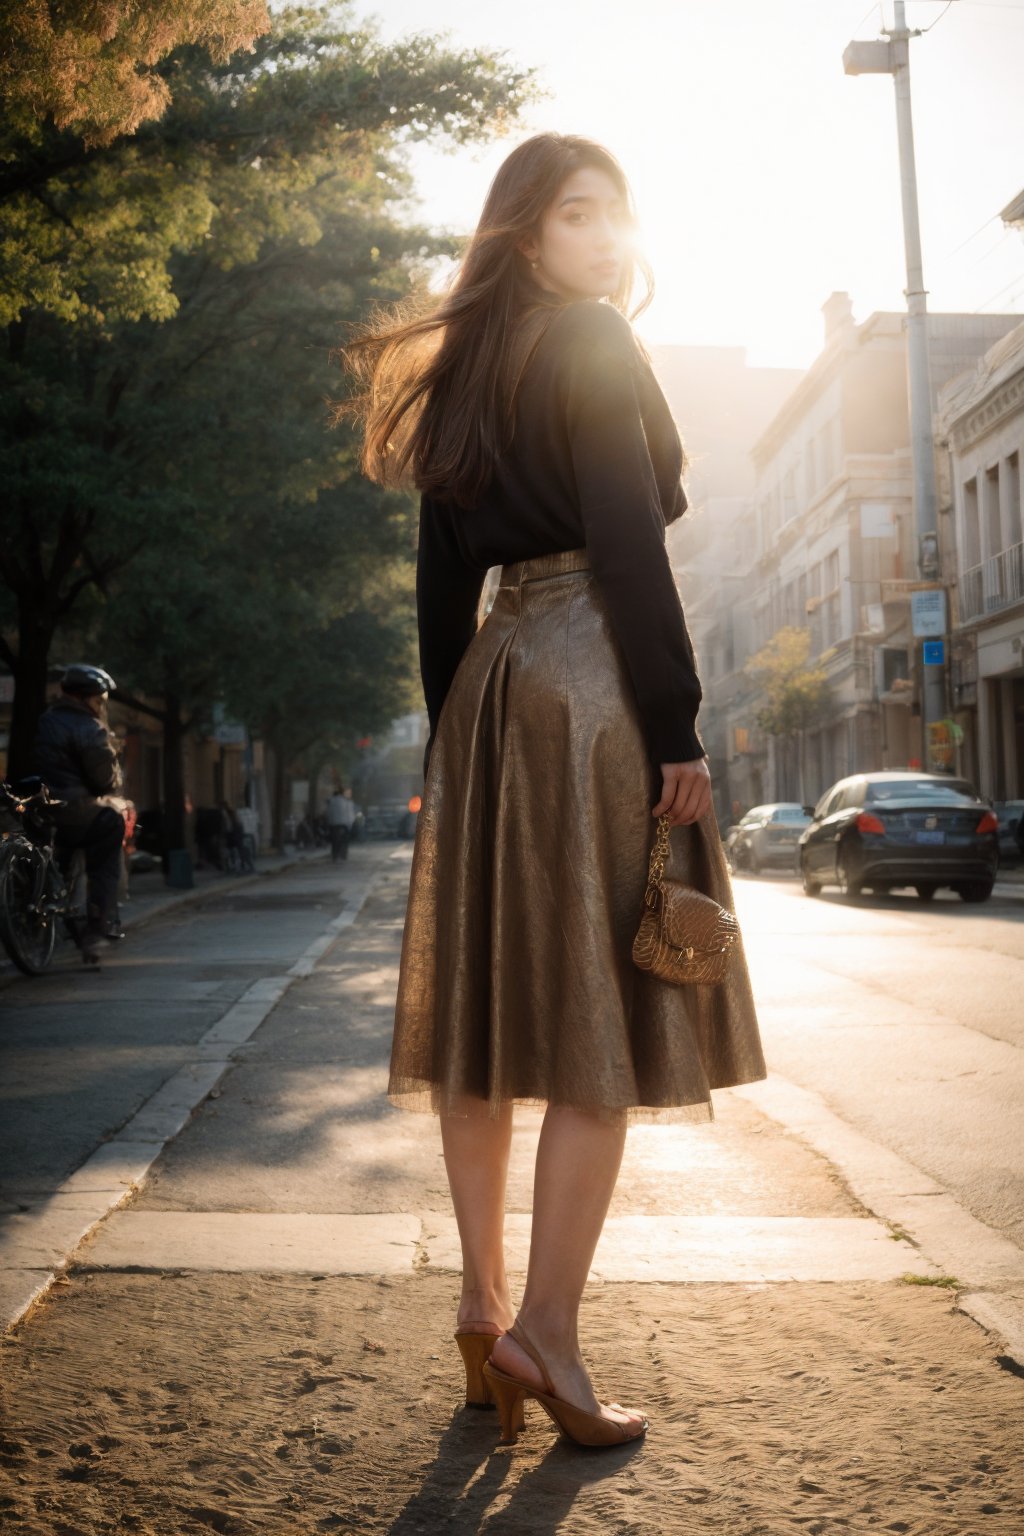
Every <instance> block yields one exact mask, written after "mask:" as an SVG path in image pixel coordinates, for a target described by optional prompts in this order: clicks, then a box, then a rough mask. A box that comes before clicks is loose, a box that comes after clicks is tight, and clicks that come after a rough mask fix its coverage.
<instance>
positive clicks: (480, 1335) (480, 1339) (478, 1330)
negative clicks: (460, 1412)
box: [455, 1323, 526, 1429]
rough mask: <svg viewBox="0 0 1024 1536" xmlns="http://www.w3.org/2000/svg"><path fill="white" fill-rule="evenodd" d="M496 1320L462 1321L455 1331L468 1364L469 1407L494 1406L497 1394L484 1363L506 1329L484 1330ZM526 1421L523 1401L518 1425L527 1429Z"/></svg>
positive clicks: (457, 1341) (467, 1398)
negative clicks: (486, 1373)
mask: <svg viewBox="0 0 1024 1536" xmlns="http://www.w3.org/2000/svg"><path fill="white" fill-rule="evenodd" d="M493 1327H494V1324H493V1323H460V1324H459V1326H458V1327H457V1328H456V1330H455V1342H456V1344H458V1346H459V1353H460V1354H461V1355H462V1360H463V1364H464V1365H465V1367H466V1407H467V1408H493V1407H494V1406H495V1403H494V1394H493V1393H492V1391H491V1388H490V1384H489V1382H488V1381H487V1378H486V1376H485V1375H484V1371H483V1368H484V1365H485V1364H486V1363H487V1360H488V1359H489V1358H490V1353H491V1350H492V1349H493V1348H494V1345H495V1341H496V1340H497V1339H499V1338H500V1337H501V1334H502V1332H503V1330H502V1329H500V1328H499V1329H497V1331H496V1332H487V1333H485V1332H483V1331H482V1329H484V1328H487V1329H491V1328H493ZM525 1425H526V1421H525V1418H524V1415H523V1406H522V1404H521V1403H520V1404H519V1408H518V1411H517V1413H516V1427H517V1428H518V1429H524V1428H525Z"/></svg>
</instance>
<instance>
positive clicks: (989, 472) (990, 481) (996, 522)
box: [981, 464, 1003, 560]
mask: <svg viewBox="0 0 1024 1536" xmlns="http://www.w3.org/2000/svg"><path fill="white" fill-rule="evenodd" d="M982 496H983V500H984V505H983V506H982V519H981V532H982V546H981V558H982V559H983V560H991V559H992V556H993V555H998V554H999V553H1000V551H1001V550H1002V548H1003V530H1002V527H1001V520H1000V516H999V465H998V464H993V465H992V468H991V469H986V471H985V479H984V482H983V485H982Z"/></svg>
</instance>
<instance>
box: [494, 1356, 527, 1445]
mask: <svg viewBox="0 0 1024 1536" xmlns="http://www.w3.org/2000/svg"><path fill="white" fill-rule="evenodd" d="M484 1378H485V1380H486V1381H487V1384H488V1387H489V1388H490V1392H491V1395H492V1397H493V1398H494V1401H495V1402H496V1403H497V1405H498V1418H499V1419H500V1421H501V1443H502V1444H503V1445H515V1443H516V1435H517V1434H518V1432H519V1430H521V1429H525V1428H526V1394H527V1390H528V1389H527V1388H524V1387H516V1386H513V1385H512V1383H511V1382H510V1381H508V1379H507V1378H506V1377H504V1376H500V1375H499V1374H498V1372H497V1371H495V1369H494V1367H493V1366H492V1365H491V1364H490V1363H488V1364H487V1365H485V1366H484Z"/></svg>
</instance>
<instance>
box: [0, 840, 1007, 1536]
mask: <svg viewBox="0 0 1024 1536" xmlns="http://www.w3.org/2000/svg"><path fill="white" fill-rule="evenodd" d="M410 855H411V845H410V844H408V843H368V844H362V845H358V846H356V847H354V848H353V849H352V851H351V853H350V857H349V859H348V860H347V861H345V862H343V863H341V864H338V865H332V864H330V863H329V862H328V861H326V860H318V861H311V862H308V863H306V864H304V865H301V866H298V867H296V868H292V869H288V870H283V871H281V872H280V873H277V874H273V875H270V876H266V877H261V878H260V879H259V880H257V881H254V882H250V883H248V884H247V885H246V886H244V887H243V886H239V888H238V889H237V890H235V891H232V890H231V888H230V886H228V885H226V886H224V887H223V888H222V889H221V890H220V891H218V892H217V893H216V894H214V895H212V896H210V897H209V898H208V899H207V900H206V901H204V902H203V903H201V904H198V905H189V906H183V907H181V908H180V909H172V910H170V911H168V912H167V913H165V914H164V915H162V916H160V917H158V918H154V919H153V920H152V922H150V923H149V924H147V926H146V927H145V928H144V929H143V930H141V931H140V932H138V933H137V934H132V933H129V937H128V939H127V940H126V941H125V942H124V944H123V945H122V946H121V948H120V950H119V951H118V952H117V954H116V955H115V956H114V957H112V958H111V960H110V961H109V962H108V964H107V965H106V966H105V968H104V971H103V973H102V974H101V975H100V976H93V975H88V974H85V975H80V974H79V973H77V972H69V971H67V970H64V971H63V972H62V973H60V974H57V973H55V974H54V975H52V976H48V977H44V978H40V979H37V980H33V981H28V980H26V981H16V982H14V983H13V984H12V985H10V986H9V987H7V988H6V989H5V990H4V991H3V993H2V994H0V1007H2V1011H3V1021H4V1022H3V1032H2V1038H0V1052H2V1056H3V1060H2V1077H0V1081H2V1083H3V1090H2V1096H3V1121H2V1125H0V1148H2V1157H3V1164H2V1166H3V1170H4V1175H3V1185H2V1193H3V1196H4V1214H3V1217H2V1220H0V1258H2V1264H3V1273H2V1276H0V1283H2V1286H3V1298H4V1301H5V1306H6V1308H7V1313H8V1318H10V1317H11V1315H12V1311H13V1310H16V1309H17V1308H18V1307H19V1306H21V1307H22V1308H24V1306H25V1304H26V1297H27V1295H28V1292H29V1290H30V1289H31V1287H33V1286H35V1287H37V1288H39V1287H41V1286H43V1287H44V1288H42V1289H39V1290H38V1295H37V1299H36V1300H35V1302H34V1304H33V1305H31V1306H30V1307H29V1308H28V1310H27V1311H25V1310H22V1312H21V1314H20V1315H19V1317H18V1320H17V1321H15V1322H14V1324H13V1326H12V1327H11V1328H10V1330H9V1331H8V1333H7V1334H6V1336H5V1338H4V1340H3V1354H2V1360H3V1373H2V1382H3V1384H2V1387H0V1406H2V1429H0V1442H2V1443H0V1478H2V1479H3V1481H0V1510H2V1511H3V1515H4V1517H5V1520H6V1522H7V1524H5V1527H4V1528H5V1530H6V1529H10V1530H11V1531H12V1532H14V1531H17V1532H24V1533H32V1536H35V1533H46V1536H50V1533H56V1532H62V1533H64V1532H71V1531H74V1532H78V1533H83V1536H93V1533H94V1532H96V1533H99V1532H106V1531H118V1530H135V1531H144V1532H147V1533H152V1536H165V1533H166V1536H181V1533H185V1532H193V1531H194V1532H204V1531H209V1530H217V1531H223V1532H228V1533H233V1536H250V1533H261V1536H262V1533H267V1536H284V1533H292V1532H295V1533H300V1532H301V1533H303V1536H305V1533H312V1532H316V1531H374V1532H379V1531H399V1532H412V1531H417V1530H426V1531H433V1530H435V1529H439V1528H443V1529H449V1530H455V1531H465V1532H470V1531H479V1530H487V1531H493V1532H520V1531H526V1530H527V1529H530V1530H533V1529H536V1528H540V1529H543V1530H552V1531H553V1530H556V1529H565V1530H571V1531H574V1532H577V1531H578V1532H584V1533H590V1532H592V1531H593V1532H597V1531H599V1530H600V1531H608V1530H614V1531H617V1532H618V1531H629V1532H637V1533H640V1532H647V1531H650V1530H653V1529H668V1530H671V1531H677V1530H678V1531H685V1532H688V1531H690V1530H693V1531H697V1530H700V1531H701V1532H702V1533H703V1532H712V1533H721V1536H755V1533H756V1536H760V1533H764V1536H776V1533H778V1532H782V1531H790V1530H792V1531H797V1530H800V1531H808V1532H821V1533H831V1532H832V1531H834V1530H845V1531H850V1532H860V1531H866V1530H871V1529H881V1530H897V1531H902V1532H911V1533H919V1536H980V1533H981V1532H988V1533H994V1536H1019V1532H1020V1530H1021V1528H1022V1522H1024V1469H1022V1467H1021V1464H1020V1458H1019V1455H1018V1454H1017V1448H1018V1446H1019V1425H1020V1417H1021V1412H1022V1409H1024V1327H1022V1326H1021V1316H1022V1307H1024V1258H1022V1256H1021V1247H1022V1243H1024V1210H1022V1193H1021V1192H1022V1187H1024V1177H1022V1175H1024V1167H1022V1164H1024V1152H1022V1149H1024V1134H1022V1131H1024V1124H1022V1109H1021V1101H1022V1095H1021V1092H1020V1088H1021V1069H1020V1041H1021V1017H1020V1013H1021V1010H1020V1007H1019V1001H1018V1000H1019V997H1020V995H1021V990H1022V980H1024V901H1022V900H1021V896H1020V894H1017V892H1016V891H1014V890H1013V889H1010V888H1003V887H1002V886H1001V887H1000V894H999V895H998V896H997V897H995V898H993V900H992V901H991V902H990V903H989V904H988V905H987V906H985V907H980V908H968V907H966V906H964V905H963V904H961V903H960V902H959V901H956V900H945V899H944V898H943V897H941V896H940V897H939V898H937V899H936V901H935V902H934V903H932V904H931V905H930V906H928V907H922V906H919V905H918V904H917V903H916V902H915V901H914V900H913V899H912V898H901V897H899V896H893V897H890V898H887V899H885V900H875V899H873V898H870V897H867V898H862V899H861V900H860V901H858V902H843V901H841V900H840V899H839V898H838V897H834V896H829V895H827V894H826V895H825V896H822V897H820V898H818V899H811V898H808V897H806V896H804V895H803V893H802V892H801V890H800V889H799V886H798V885H797V883H796V882H795V880H794V879H793V878H792V877H790V876H781V877H778V878H773V877H772V876H770V875H760V876H757V877H742V876H741V877H738V878H737V880H736V893H737V907H738V912H739V916H740V919H741V923H742V925H743V929H744V935H745V943H746V947H747V951H748V955H749V959H750V963H751V968H752V972H753V976H754V983H755V993H756V995H757V997H758V1000H759V1008H760V1015H761V1021H762V1031H763V1036H764V1043H765V1054H766V1058H767V1060H768V1064H769V1069H770V1076H769V1079H768V1080H766V1081H765V1082H763V1083H756V1084H751V1085H746V1086H744V1087H740V1088H737V1089H733V1090H725V1091H718V1092H716V1094H715V1115H716V1118H715V1120H714V1122H713V1123H711V1124H709V1125H702V1126H675V1127H668V1126H664V1127H659V1126H656V1125H648V1126H637V1127H634V1128H633V1129H632V1130H631V1131H630V1134H629V1137H628V1139H627V1146H626V1154H625V1157H624V1160H623V1166H622V1171H621V1174H620V1178H619V1183H618V1186H617V1189H616V1192H615V1196H614V1198H613V1202H612V1207H611V1211H610V1213H609V1218H608V1222H607V1225H606V1228H605V1232H604V1234H603V1236H602V1239H601V1242H600V1244H599V1246H598V1251H597V1255H596V1256H595V1261H594V1266H593V1272H592V1282H591V1284H590V1286H589V1287H588V1290H587V1293H586V1295H585V1298H584V1303H583V1308H582V1313H581V1345H582V1348H583V1351H584V1356H585V1358H586V1359H587V1360H588V1363H589V1364H590V1366H591V1371H592V1374H593V1377H594V1380H595V1384H596V1385H597V1387H598V1390H599V1391H600V1392H601V1393H602V1395H604V1396H605V1397H609V1398H610V1397H614V1398H617V1400H618V1401H620V1402H623V1403H627V1404H629V1403H642V1404H643V1405H644V1406H645V1407H646V1409H647V1411H648V1412H649V1413H650V1416H651V1429H650V1430H649V1432H648V1435H647V1437H646V1440H645V1441H644V1442H642V1443H641V1444H640V1445H638V1446H635V1447H627V1448H623V1450H621V1451H619V1450H616V1451H613V1452H607V1453H602V1455H600V1456H597V1457H595V1456H594V1455H593V1454H590V1455H587V1453H581V1452H580V1451H578V1450H577V1449H576V1448H574V1447H571V1446H568V1445H567V1444H566V1443H565V1442H560V1441H558V1440H557V1439H556V1438H555V1436H554V1432H553V1426H552V1425H551V1424H550V1421H549V1420H548V1419H547V1418H546V1416H545V1415H544V1414H543V1413H542V1412H541V1410H540V1409H539V1407H538V1406H537V1405H536V1404H531V1405H528V1407H527V1430H526V1432H525V1434H523V1435H521V1436H520V1439H519V1443H518V1445H517V1446H516V1447H515V1448H514V1449H510V1448H508V1447H501V1446H499V1445H498V1441H497V1427H496V1423H495V1416H494V1415H493V1413H486V1412H484V1413H481V1412H473V1411H471V1410H467V1409H465V1408H464V1407H463V1405H462V1397H461V1394H462V1388H463V1385H464V1380H463V1378H462V1377H461V1376H460V1372H461V1362H460V1361H459V1358H458V1354H457V1351H456V1350H455V1347H454V1341H453V1340H452V1338H451V1331H452V1328H453V1327H454V1316H455V1307H456V1305H457V1301H458V1294H459V1249H458V1238H457V1232H456V1229H455V1223H454V1218H453V1215H452V1211H451V1202H450V1197H449V1194H448V1188H447V1181H446V1178H445V1173H444V1167H443V1162H442V1161H441V1158H440V1146H439V1141H438V1136H437V1125H436V1121H435V1120H434V1118H433V1117H432V1116H430V1115H413V1114H410V1113H408V1112H404V1113H403V1112H400V1111H396V1110H393V1109H391V1108H390V1106H388V1104H387V1102H386V1099H385V1097H384V1092H383V1090H384V1086H385V1083H386V1074H387V1056H388V1048H389V1038H390V1025H391V1016H392V1009H393V1003H394V990H395V984H396V978H397V965H398V957H399V952H400V945H401V936H402V923H403V915H404V907H405V900H406V895H407V889H408V875H409V859H410ZM190 1074H191V1077H190ZM189 1083H191V1084H192V1086H191V1089H190V1088H189V1086H188V1085H189ZM172 1085H176V1086H174V1087H173V1091H172ZM189 1091H191V1093H192V1101H191V1102H192V1103H193V1104H194V1106H195V1107H194V1108H189V1107H188V1105H187V1103H186V1100H187V1098H188V1092H189ZM174 1094H177V1097H176V1098H175V1097H174ZM539 1125H540V1112H539V1111H537V1110H534V1109H525V1108H520V1109H519V1110H517V1112H516V1130H515V1134H514V1138H513V1150H512V1163H511V1170H510V1179H509V1190H508V1201H507V1206H508V1211H509V1216H508V1221H507V1253H508V1262H509V1269H510V1276H511V1279H512V1288H513V1295H514V1296H516V1297H517V1296H518V1294H519V1292H520V1290H521V1285H522V1279H523V1272H524V1270H525V1262H526V1255H527V1251H528V1241H529V1210H530V1206H531V1180H532V1160H533V1154H534V1151H535V1148H536V1138H537V1133H538V1129H539ZM76 1224H77V1229H78V1230H76ZM83 1230H84V1231H86V1233H87V1235H85V1236H84V1237H82V1238H81V1241H79V1237H80V1236H81V1232H82V1231H83ZM62 1242H63V1244H64V1247H63V1249H62V1248H61V1244H62ZM65 1260H67V1262H66V1263H65ZM50 1276H53V1277H54V1279H53V1283H52V1284H49V1285H48V1286H44V1281H47V1280H48V1279H49V1277H50ZM986 1309H987V1310H986ZM981 1315H984V1316H985V1317H987V1318H988V1324H987V1325H986V1326H981V1325H979V1321H978V1317H979V1316H981ZM851 1426H855V1427H856V1435H855V1438H854V1437H853V1436H852V1435H851Z"/></svg>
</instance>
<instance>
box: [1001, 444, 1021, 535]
mask: <svg viewBox="0 0 1024 1536" xmlns="http://www.w3.org/2000/svg"><path fill="white" fill-rule="evenodd" d="M1005 495H1006V530H1007V539H1006V547H1007V549H1013V547H1014V545H1015V544H1019V543H1020V542H1021V540H1022V539H1024V508H1022V507H1021V504H1020V454H1019V453H1011V454H1010V456H1009V458H1008V459H1007V461H1006V487H1005Z"/></svg>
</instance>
